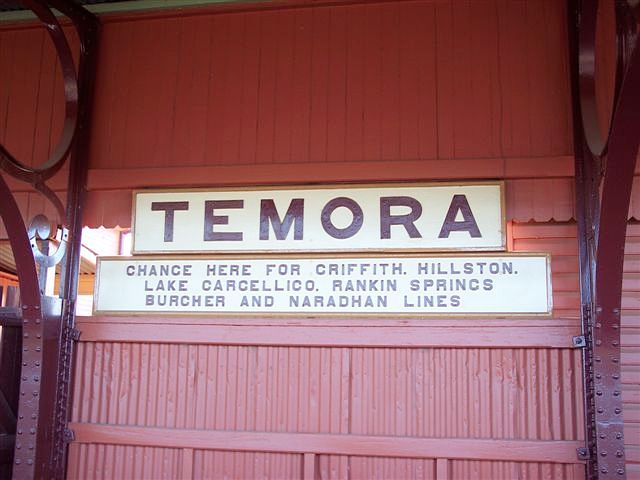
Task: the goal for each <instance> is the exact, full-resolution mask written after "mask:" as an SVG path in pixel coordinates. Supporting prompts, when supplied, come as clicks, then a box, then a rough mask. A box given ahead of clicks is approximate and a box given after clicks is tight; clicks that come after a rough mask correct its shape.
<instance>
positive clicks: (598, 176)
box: [569, 0, 640, 478]
mask: <svg viewBox="0 0 640 480" xmlns="http://www.w3.org/2000/svg"><path fill="white" fill-rule="evenodd" d="M599 6H600V2H599V1H598V0H582V1H579V0H570V1H569V32H570V46H571V49H570V50H571V51H570V55H571V59H572V90H573V98H574V140H575V141H574V149H575V158H576V212H577V218H578V236H579V238H578V242H579V248H580V272H581V278H580V281H581V282H580V287H581V298H582V305H583V312H582V321H583V333H584V335H585V339H586V348H585V352H584V356H583V362H584V388H585V391H584V396H585V422H586V425H585V426H586V436H587V438H586V442H587V444H586V449H585V451H584V452H581V453H582V455H583V456H584V457H585V458H586V459H587V460H588V462H587V477H588V478H626V470H625V459H624V432H623V417H622V382H621V373H620V370H621V369H620V318H621V298H622V275H623V262H624V244H625V238H626V226H627V215H628V210H629V202H630V198H631V187H632V183H633V174H634V169H635V163H636V158H637V154H638V145H639V142H640V48H638V45H637V43H638V42H637V40H638V36H637V32H638V19H639V17H640V15H639V13H640V12H639V11H638V6H637V5H635V6H632V5H631V3H630V2H627V1H625V0H618V1H616V2H615V9H616V36H617V46H618V68H617V78H616V86H615V105H614V110H613V115H612V119H611V124H610V128H609V131H608V133H607V134H605V135H602V133H601V132H600V129H599V127H598V110H597V104H596V87H597V85H596V79H595V63H596V60H597V58H596V53H595V52H596V44H595V39H596V25H597V20H598V9H599ZM601 181H602V199H601V200H600V197H599V192H600V183H601Z"/></svg>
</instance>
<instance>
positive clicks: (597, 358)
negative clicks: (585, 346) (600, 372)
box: [594, 357, 602, 363]
mask: <svg viewBox="0 0 640 480" xmlns="http://www.w3.org/2000/svg"><path fill="white" fill-rule="evenodd" d="M594 360H595V361H596V362H598V363H600V362H601V361H602V359H601V358H600V357H596V358H594Z"/></svg>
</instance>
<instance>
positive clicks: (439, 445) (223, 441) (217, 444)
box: [69, 423, 583, 464]
mask: <svg viewBox="0 0 640 480" xmlns="http://www.w3.org/2000/svg"><path fill="white" fill-rule="evenodd" d="M69 428H71V430H73V432H74V433H75V441H76V442H78V443H98V444H110V445H127V446H149V447H160V448H193V449H197V450H226V451H252V452H282V453H284V452H287V453H316V454H325V455H355V456H373V457H401V458H449V459H474V460H497V461H507V462H508V461H517V462H545V463H568V464H572V463H582V462H581V461H579V460H578V459H577V456H576V448H578V447H581V446H582V445H583V442H580V441H574V440H554V441H546V440H496V439H468V438H416V437H389V436H369V435H333V434H313V433H273V432H240V431H229V430H187V429H172V428H157V427H136V426H120V425H105V424H87V423H71V424H70V425H69Z"/></svg>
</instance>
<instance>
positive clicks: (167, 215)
mask: <svg viewBox="0 0 640 480" xmlns="http://www.w3.org/2000/svg"><path fill="white" fill-rule="evenodd" d="M176 210H189V202H151V211H153V212H159V211H160V212H164V241H165V242H173V220H174V217H175V212H176Z"/></svg>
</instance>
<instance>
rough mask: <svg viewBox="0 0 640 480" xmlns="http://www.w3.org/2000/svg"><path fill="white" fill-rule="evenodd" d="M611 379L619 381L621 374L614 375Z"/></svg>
mask: <svg viewBox="0 0 640 480" xmlns="http://www.w3.org/2000/svg"><path fill="white" fill-rule="evenodd" d="M611 378H613V379H614V380H618V379H619V378H620V374H619V373H614V374H613V375H611Z"/></svg>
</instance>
